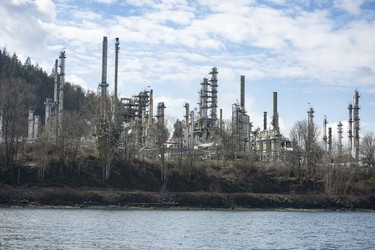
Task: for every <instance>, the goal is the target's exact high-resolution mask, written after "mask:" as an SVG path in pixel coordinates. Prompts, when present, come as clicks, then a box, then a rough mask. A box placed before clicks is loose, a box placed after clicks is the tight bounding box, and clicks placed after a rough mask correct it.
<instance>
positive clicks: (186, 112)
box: [184, 103, 190, 145]
mask: <svg viewBox="0 0 375 250" xmlns="http://www.w3.org/2000/svg"><path fill="white" fill-rule="evenodd" d="M184 108H185V116H184V118H185V126H184V139H185V145H189V110H190V107H189V103H185V104H184Z"/></svg>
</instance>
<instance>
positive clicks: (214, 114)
mask: <svg viewBox="0 0 375 250" xmlns="http://www.w3.org/2000/svg"><path fill="white" fill-rule="evenodd" d="M210 74H211V80H210V84H211V114H210V120H211V124H210V125H211V128H214V127H216V126H217V124H216V123H217V87H218V85H217V74H218V72H217V68H216V67H214V68H212V71H211V72H210Z"/></svg>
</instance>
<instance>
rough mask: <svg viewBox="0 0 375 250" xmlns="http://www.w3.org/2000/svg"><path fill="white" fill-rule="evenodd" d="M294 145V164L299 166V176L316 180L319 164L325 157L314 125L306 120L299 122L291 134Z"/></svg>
mask: <svg viewBox="0 0 375 250" xmlns="http://www.w3.org/2000/svg"><path fill="white" fill-rule="evenodd" d="M290 138H291V141H292V145H293V153H295V154H294V155H292V156H293V157H291V159H292V160H293V163H294V164H298V176H299V179H300V180H301V178H302V177H304V176H305V175H306V176H305V177H307V178H314V177H315V174H316V170H317V166H318V164H319V163H320V162H321V160H322V157H323V150H322V147H321V145H320V143H319V139H318V138H319V130H318V128H317V127H316V126H315V125H314V124H308V122H307V121H306V120H304V121H298V122H296V124H295V125H294V127H293V128H292V130H291V132H290Z"/></svg>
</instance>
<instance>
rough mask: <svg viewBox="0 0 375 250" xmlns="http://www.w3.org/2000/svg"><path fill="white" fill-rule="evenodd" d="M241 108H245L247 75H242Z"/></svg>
mask: <svg viewBox="0 0 375 250" xmlns="http://www.w3.org/2000/svg"><path fill="white" fill-rule="evenodd" d="M240 104H241V110H242V111H244V110H245V76H241V103H240Z"/></svg>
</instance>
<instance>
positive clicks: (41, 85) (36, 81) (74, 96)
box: [0, 48, 85, 116]
mask: <svg viewBox="0 0 375 250" xmlns="http://www.w3.org/2000/svg"><path fill="white" fill-rule="evenodd" d="M52 65H53V62H51V68H52ZM9 78H18V79H22V80H23V81H24V82H25V83H26V84H27V85H28V87H30V90H31V95H30V98H29V99H28V100H27V105H28V106H29V108H31V109H34V111H35V114H37V115H41V116H44V112H45V107H44V101H45V100H46V98H53V76H52V75H48V74H47V72H46V70H45V69H43V68H41V67H40V66H39V65H38V64H33V63H32V60H31V58H27V59H26V61H25V62H21V60H19V59H18V57H17V55H16V53H14V54H13V55H10V54H9V53H8V51H7V50H6V48H4V49H2V50H0V79H9ZM64 97H65V100H66V101H65V103H64V109H66V110H78V109H80V107H81V105H82V103H83V102H84V98H85V93H84V90H83V89H82V88H81V87H80V86H78V85H74V84H73V83H69V82H68V83H66V84H65V86H64Z"/></svg>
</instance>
